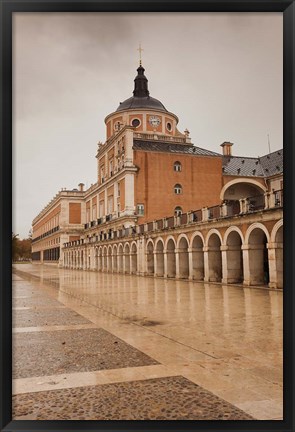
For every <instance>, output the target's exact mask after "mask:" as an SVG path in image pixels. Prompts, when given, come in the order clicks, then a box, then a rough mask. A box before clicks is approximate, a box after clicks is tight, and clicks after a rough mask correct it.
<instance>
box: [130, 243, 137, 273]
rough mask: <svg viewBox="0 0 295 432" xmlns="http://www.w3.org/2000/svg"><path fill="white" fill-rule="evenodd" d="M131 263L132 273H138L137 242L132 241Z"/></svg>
mask: <svg viewBox="0 0 295 432" xmlns="http://www.w3.org/2000/svg"><path fill="white" fill-rule="evenodd" d="M130 265H131V273H135V274H136V273H137V244H136V242H135V241H134V242H132V243H131V248H130Z"/></svg>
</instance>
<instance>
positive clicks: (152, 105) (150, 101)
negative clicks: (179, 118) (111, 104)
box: [116, 96, 168, 112]
mask: <svg viewBox="0 0 295 432" xmlns="http://www.w3.org/2000/svg"><path fill="white" fill-rule="evenodd" d="M137 108H147V109H156V110H160V111H166V112H168V111H167V110H166V108H165V107H164V105H163V104H162V102H160V101H159V100H158V99H155V98H153V97H151V96H144V97H136V96H132V97H130V98H129V99H126V100H125V101H124V102H120V105H119V106H118V108H117V109H116V111H125V110H128V109H137Z"/></svg>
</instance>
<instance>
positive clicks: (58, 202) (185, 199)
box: [32, 62, 283, 288]
mask: <svg viewBox="0 0 295 432" xmlns="http://www.w3.org/2000/svg"><path fill="white" fill-rule="evenodd" d="M144 72H145V70H144V68H143V67H142V65H141V62H140V66H139V67H138V69H137V76H136V77H135V80H134V90H133V96H131V97H130V98H128V99H126V100H125V101H124V102H121V103H120V104H119V106H118V108H117V109H116V110H115V111H114V112H112V113H110V114H109V115H107V117H106V118H105V125H106V141H105V142H104V143H101V142H100V143H99V144H98V149H97V154H96V159H97V179H96V182H95V184H93V185H92V186H91V187H90V188H88V189H87V190H84V185H83V183H80V184H79V186H78V189H73V190H65V189H62V190H61V191H59V192H58V193H57V194H56V195H55V197H54V198H53V199H52V200H51V201H50V203H49V204H48V205H47V206H46V207H45V208H44V209H43V210H42V211H41V212H40V213H39V215H38V216H36V217H35V219H34V220H33V224H32V225H33V236H32V239H33V240H32V258H33V261H34V262H36V263H48V264H49V263H54V264H58V265H59V266H60V267H65V268H71V269H84V270H94V271H108V272H121V273H134V274H139V275H153V276H159V277H176V278H187V279H191V280H204V281H211V282H223V283H244V284H246V285H261V284H264V285H266V284H268V285H269V286H270V287H274V288H282V286H283V275H282V271H283V265H282V259H283V255H282V246H283V231H282V230H283V151H282V150H280V151H276V152H273V153H270V154H267V155H265V156H263V157H260V158H252V157H236V156H234V155H233V154H232V148H233V144H232V143H230V142H224V143H222V144H221V151H220V153H219V152H212V151H209V150H206V149H203V148H200V147H197V146H195V145H194V144H193V143H192V142H191V138H190V134H189V131H188V130H185V131H184V132H183V133H182V132H180V131H179V130H178V128H177V126H178V117H177V116H176V115H175V114H174V113H172V112H170V111H169V110H168V109H167V108H166V107H165V106H164V105H163V103H162V102H160V101H159V100H157V99H155V98H153V97H151V96H150V94H149V90H148V80H147V78H146V76H145V74H144Z"/></svg>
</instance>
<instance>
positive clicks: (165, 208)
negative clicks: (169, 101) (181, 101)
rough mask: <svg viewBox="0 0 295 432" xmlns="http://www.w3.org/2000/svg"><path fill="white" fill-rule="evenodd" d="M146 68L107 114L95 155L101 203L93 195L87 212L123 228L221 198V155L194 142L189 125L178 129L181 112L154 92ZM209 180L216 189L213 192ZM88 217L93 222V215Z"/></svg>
mask: <svg viewBox="0 0 295 432" xmlns="http://www.w3.org/2000/svg"><path fill="white" fill-rule="evenodd" d="M144 72H145V70H144V68H143V66H142V65H141V64H140V65H139V67H138V68H137V75H136V77H135V79H134V90H133V95H132V96H131V97H129V98H128V99H126V100H124V101H123V102H121V103H120V104H119V106H118V108H117V109H116V111H114V112H112V113H111V114H109V115H108V116H107V117H106V118H105V124H106V130H107V133H106V135H107V139H106V141H105V143H100V144H99V147H98V152H97V155H96V157H97V169H98V180H97V191H93V195H95V194H96V197H93V199H94V201H93V202H94V203H96V204H93V203H92V201H91V202H90V199H89V202H88V203H86V216H87V215H88V214H89V215H91V214H95V212H97V213H98V217H99V220H102V221H105V222H106V223H107V224H108V225H107V226H108V229H114V230H121V229H123V227H124V228H126V227H130V226H134V225H136V224H143V223H145V222H150V221H154V220H157V219H161V218H164V217H166V216H169V215H170V216H171V215H174V214H179V213H181V212H186V211H189V210H190V209H192V208H201V207H202V206H204V205H206V204H207V203H208V202H209V203H210V204H211V203H212V204H215V203H216V202H218V200H219V195H218V193H219V192H218V191H219V190H220V184H219V183H220V181H221V180H220V179H221V157H219V156H220V155H217V154H213V153H212V152H209V151H208V150H204V149H200V148H198V147H195V146H194V145H193V144H192V143H191V140H190V138H189V132H188V131H187V130H186V131H185V132H184V133H183V134H182V133H180V132H179V131H178V129H177V124H178V117H177V116H176V115H175V114H174V113H171V112H170V111H168V110H167V108H166V107H165V106H164V105H163V103H162V102H161V101H159V100H158V99H155V98H153V97H152V96H150V93H149V89H148V80H147V77H146V76H145V74H144ZM216 156H217V157H216ZM209 180H210V182H211V183H210V184H214V188H213V190H214V193H213V194H212V197H209V198H208V191H207V185H208V182H209ZM87 205H88V207H87ZM91 206H92V207H91ZM93 206H94V208H95V211H94V213H93ZM91 209H92V210H91ZM91 212H92V213H91ZM86 220H87V222H88V221H90V222H91V218H90V216H87V217H86ZM101 228H102V227H101Z"/></svg>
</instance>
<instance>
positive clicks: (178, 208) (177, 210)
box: [174, 207, 182, 216]
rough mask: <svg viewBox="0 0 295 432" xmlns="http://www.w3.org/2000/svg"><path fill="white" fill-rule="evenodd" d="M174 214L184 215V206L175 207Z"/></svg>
mask: <svg viewBox="0 0 295 432" xmlns="http://www.w3.org/2000/svg"><path fill="white" fill-rule="evenodd" d="M174 215H175V216H181V215H182V208H181V207H175V209H174Z"/></svg>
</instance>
